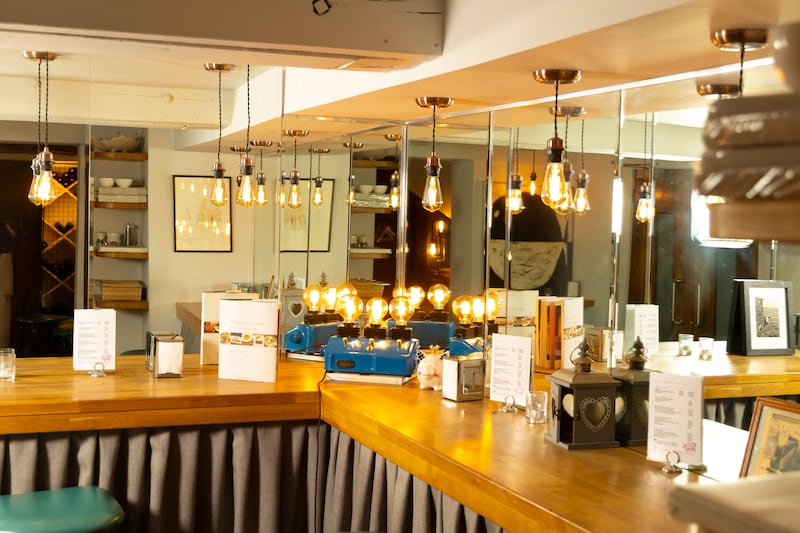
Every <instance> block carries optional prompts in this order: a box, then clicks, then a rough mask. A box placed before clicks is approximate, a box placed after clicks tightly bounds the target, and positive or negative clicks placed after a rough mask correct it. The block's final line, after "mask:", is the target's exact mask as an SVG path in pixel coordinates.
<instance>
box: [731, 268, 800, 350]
mask: <svg viewBox="0 0 800 533" xmlns="http://www.w3.org/2000/svg"><path fill="white" fill-rule="evenodd" d="M732 313H733V315H732V319H731V325H730V328H731V330H730V332H729V335H728V339H729V340H728V343H729V347H728V352H729V353H732V354H741V355H789V354H793V353H794V330H793V328H792V326H791V320H792V318H791V317H792V316H793V315H792V283H791V282H789V281H766V280H755V279H737V280H734V293H733V305H732Z"/></svg>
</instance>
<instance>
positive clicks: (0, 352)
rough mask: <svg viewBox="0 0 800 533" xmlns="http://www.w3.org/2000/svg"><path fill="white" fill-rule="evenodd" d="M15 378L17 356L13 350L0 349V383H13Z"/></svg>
mask: <svg viewBox="0 0 800 533" xmlns="http://www.w3.org/2000/svg"><path fill="white" fill-rule="evenodd" d="M16 377H17V355H16V353H15V352H14V348H0V381H14V379H16Z"/></svg>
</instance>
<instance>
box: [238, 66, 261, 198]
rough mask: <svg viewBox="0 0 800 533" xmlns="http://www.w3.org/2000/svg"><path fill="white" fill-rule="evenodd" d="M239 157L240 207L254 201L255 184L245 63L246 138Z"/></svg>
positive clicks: (248, 82)
mask: <svg viewBox="0 0 800 533" xmlns="http://www.w3.org/2000/svg"><path fill="white" fill-rule="evenodd" d="M237 151H239V152H240V154H241V158H240V159H239V177H238V178H237V180H236V182H237V185H238V186H239V188H238V189H237V191H236V203H237V204H239V205H241V206H242V207H250V206H252V205H253V204H254V203H255V202H256V191H255V189H256V185H255V180H254V179H253V157H252V156H251V155H250V65H247V139H246V141H245V145H244V147H243V148H242V149H241V150H237Z"/></svg>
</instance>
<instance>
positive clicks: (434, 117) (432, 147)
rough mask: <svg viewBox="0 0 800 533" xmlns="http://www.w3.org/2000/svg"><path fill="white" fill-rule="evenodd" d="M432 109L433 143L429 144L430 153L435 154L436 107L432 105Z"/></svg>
mask: <svg viewBox="0 0 800 533" xmlns="http://www.w3.org/2000/svg"><path fill="white" fill-rule="evenodd" d="M431 109H433V142H432V143H431V152H433V153H434V154H435V153H436V106H435V105H432V106H431Z"/></svg>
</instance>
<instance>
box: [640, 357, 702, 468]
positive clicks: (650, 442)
mask: <svg viewBox="0 0 800 533" xmlns="http://www.w3.org/2000/svg"><path fill="white" fill-rule="evenodd" d="M649 399H650V405H649V409H648V423H647V458H648V459H650V460H651V461H661V462H665V463H666V462H674V463H685V464H689V465H699V464H702V462H703V449H702V448H703V446H702V443H703V377H702V376H678V375H675V374H666V373H661V372H652V373H651V374H650V394H649ZM673 452H675V453H677V456H675V453H673ZM668 454H669V457H668Z"/></svg>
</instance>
